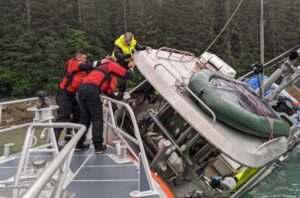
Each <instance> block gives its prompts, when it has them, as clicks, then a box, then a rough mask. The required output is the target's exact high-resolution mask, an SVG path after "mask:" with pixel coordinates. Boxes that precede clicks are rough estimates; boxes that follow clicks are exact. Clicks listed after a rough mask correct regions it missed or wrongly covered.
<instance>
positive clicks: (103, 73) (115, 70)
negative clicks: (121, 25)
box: [77, 60, 129, 149]
mask: <svg viewBox="0 0 300 198" xmlns="http://www.w3.org/2000/svg"><path fill="white" fill-rule="evenodd" d="M118 77H120V78H124V79H127V78H128V77H129V72H128V71H127V70H126V69H124V68H123V67H122V66H120V65H119V64H118V63H116V62H114V61H112V60H107V61H106V62H105V63H103V64H101V65H100V66H99V67H97V68H96V69H94V70H93V71H91V72H90V73H89V74H88V75H87V76H86V77H85V78H84V80H83V81H82V84H81V85H80V87H79V91H78V95H79V104H80V123H81V124H84V125H85V126H86V128H87V129H88V128H89V126H90V124H91V123H92V127H93V128H92V134H93V143H94V146H95V148H96V149H97V148H100V147H102V144H103V109H102V103H101V101H100V94H101V93H104V94H106V95H108V96H111V95H112V94H113V92H114V91H115V90H116V88H117V86H118V85H117V78H118ZM85 138H86V132H85V134H84V135H83V136H82V138H81V139H80V140H79V142H78V144H77V147H82V146H83V145H84V144H83V143H84V141H85Z"/></svg>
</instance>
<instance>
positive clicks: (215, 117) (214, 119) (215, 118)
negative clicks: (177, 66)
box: [153, 64, 217, 123]
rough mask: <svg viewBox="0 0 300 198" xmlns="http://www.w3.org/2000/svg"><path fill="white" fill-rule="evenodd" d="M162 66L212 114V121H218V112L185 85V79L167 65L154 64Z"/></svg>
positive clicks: (155, 66)
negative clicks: (177, 75)
mask: <svg viewBox="0 0 300 198" xmlns="http://www.w3.org/2000/svg"><path fill="white" fill-rule="evenodd" d="M159 66H161V67H162V68H164V69H165V70H166V71H167V72H168V73H169V74H170V75H171V76H172V77H173V78H174V79H175V84H176V82H177V83H179V85H178V86H181V87H183V88H184V89H185V90H187V91H188V92H189V93H190V94H191V95H192V96H193V98H195V99H196V100H197V101H198V102H199V103H200V104H201V105H202V106H203V107H204V108H205V109H206V110H207V111H208V112H209V113H210V114H211V116H212V121H213V123H216V121H217V116H216V114H215V113H214V111H213V110H212V109H211V108H210V107H209V106H207V105H206V104H205V103H204V102H203V101H202V100H201V99H200V98H199V97H198V96H197V95H196V94H195V93H194V92H193V91H192V90H191V89H190V88H188V86H187V85H185V84H184V83H183V79H181V80H180V79H178V78H177V77H176V76H175V75H174V74H173V73H172V72H171V71H170V70H169V69H168V68H167V67H166V66H164V65H163V64H156V65H154V67H153V68H154V69H156V68H157V67H159Z"/></svg>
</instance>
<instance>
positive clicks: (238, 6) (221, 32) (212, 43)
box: [204, 0, 245, 52]
mask: <svg viewBox="0 0 300 198" xmlns="http://www.w3.org/2000/svg"><path fill="white" fill-rule="evenodd" d="M244 1H245V0H240V2H239V4H238V5H237V6H236V8H235V10H234V12H233V13H232V15H231V16H230V17H229V19H228V20H227V22H226V23H225V25H224V27H223V28H222V29H221V31H220V32H219V34H218V35H217V36H216V38H215V39H214V40H213V41H212V42H211V43H210V45H209V46H208V47H207V48H206V50H205V51H204V52H207V51H208V50H209V49H210V48H211V47H212V46H213V45H214V44H215V43H216V42H217V40H218V39H219V38H220V36H222V34H223V33H224V32H225V30H226V28H227V27H228V25H229V24H230V23H231V21H232V19H233V18H234V17H235V15H236V14H237V12H238V10H239V9H240V7H241V6H242V4H243V2H244Z"/></svg>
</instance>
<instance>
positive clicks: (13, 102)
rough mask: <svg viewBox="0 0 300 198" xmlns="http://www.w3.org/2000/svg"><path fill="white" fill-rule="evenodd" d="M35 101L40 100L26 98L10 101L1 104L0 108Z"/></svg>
mask: <svg viewBox="0 0 300 198" xmlns="http://www.w3.org/2000/svg"><path fill="white" fill-rule="evenodd" d="M35 100H38V98H37V97H33V98H25V99H18V100H9V101H4V102H0V106H1V105H10V104H16V103H23V102H31V101H35Z"/></svg>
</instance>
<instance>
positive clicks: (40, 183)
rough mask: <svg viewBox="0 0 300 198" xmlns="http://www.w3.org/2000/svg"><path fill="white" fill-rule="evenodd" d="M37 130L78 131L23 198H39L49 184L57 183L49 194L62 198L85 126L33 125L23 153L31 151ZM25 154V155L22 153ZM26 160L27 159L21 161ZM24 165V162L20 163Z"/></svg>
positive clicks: (19, 171) (29, 130)
mask: <svg viewBox="0 0 300 198" xmlns="http://www.w3.org/2000/svg"><path fill="white" fill-rule="evenodd" d="M36 128H52V129H53V128H70V129H73V131H74V130H76V131H77V133H76V134H74V136H73V137H72V139H71V140H70V141H69V142H68V143H67V144H66V145H65V146H64V148H63V149H62V150H61V151H60V152H59V153H58V154H57V155H56V157H55V158H54V159H53V160H52V161H51V162H50V164H49V165H48V166H47V167H46V168H45V170H44V171H43V172H42V174H41V175H40V176H39V177H38V178H37V179H36V180H35V182H34V183H33V185H32V186H31V187H30V188H29V189H28V190H27V191H26V192H25V194H24V196H23V198H36V197H39V195H40V194H41V192H42V191H43V190H45V188H46V187H47V184H49V182H51V181H53V180H54V181H55V183H54V186H53V187H52V188H51V191H50V192H49V195H50V196H49V197H53V198H60V197H62V192H63V186H64V183H65V182H66V179H67V174H68V172H69V170H70V163H71V159H72V156H73V153H74V150H75V147H76V144H77V142H78V141H79V139H80V138H81V136H82V135H83V134H84V131H85V129H86V128H85V126H83V125H81V124H73V123H33V124H32V125H31V126H30V127H29V128H28V131H27V133H28V134H27V138H26V139H25V142H24V146H23V150H22V152H26V150H29V148H28V146H29V145H30V144H31V139H30V135H31V133H32V131H33V130H34V129H36ZM22 154H23V153H22ZM22 159H23V160H25V158H22V157H21V159H20V161H21V160H22ZM20 163H22V162H20ZM22 169H23V167H20V166H19V167H18V170H17V175H16V178H19V177H20V175H18V174H20V173H21V171H22Z"/></svg>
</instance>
